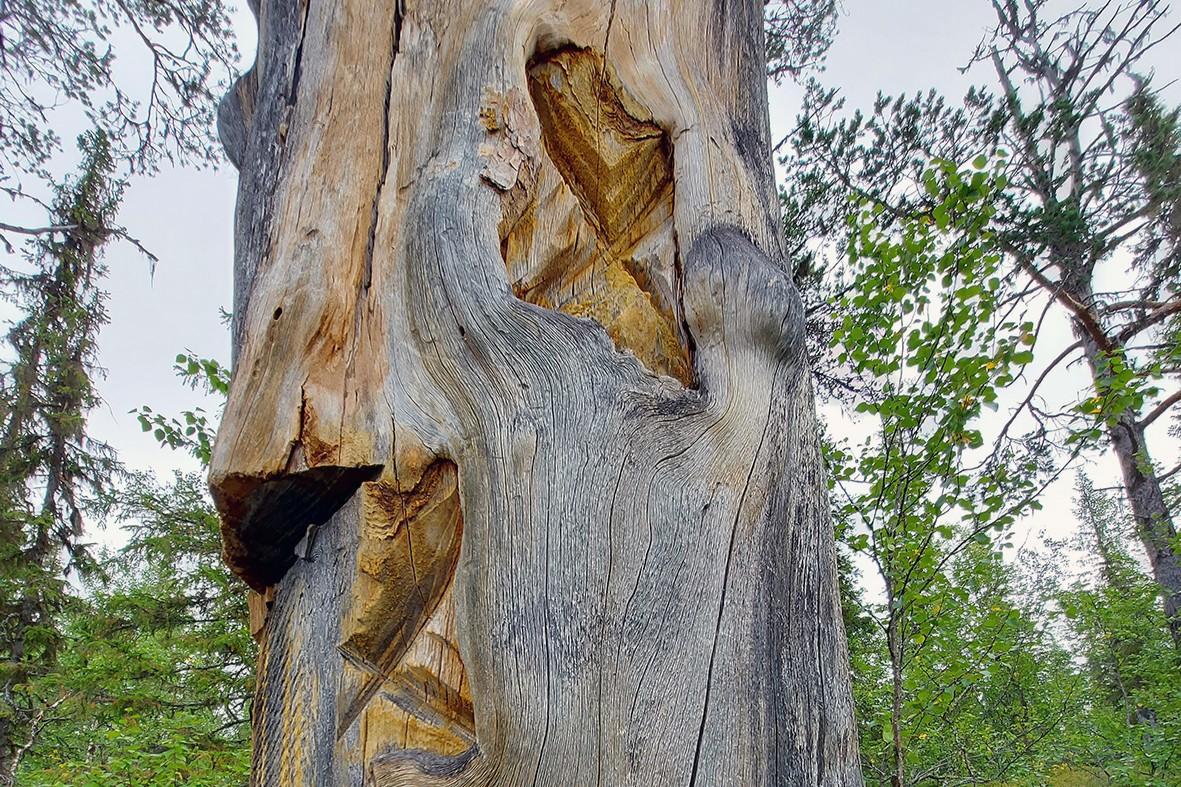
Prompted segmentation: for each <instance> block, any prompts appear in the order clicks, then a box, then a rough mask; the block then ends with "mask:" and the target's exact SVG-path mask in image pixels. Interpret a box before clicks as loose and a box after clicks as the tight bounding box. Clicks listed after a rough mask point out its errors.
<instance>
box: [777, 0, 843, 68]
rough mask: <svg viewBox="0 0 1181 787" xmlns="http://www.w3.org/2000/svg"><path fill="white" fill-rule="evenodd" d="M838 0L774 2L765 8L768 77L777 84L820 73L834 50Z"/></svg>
mask: <svg viewBox="0 0 1181 787" xmlns="http://www.w3.org/2000/svg"><path fill="white" fill-rule="evenodd" d="M837 11H838V7H837V2H836V0H770V2H767V3H765V4H764V12H763V13H764V19H765V22H766V26H765V30H766V43H767V73H768V75H769V76H770V77H771V78H772V79H773V80H775V81H776V82H778V81H780V80H782V79H783V78H784V77H791V78H793V79H798V78H799V77H800V75H801V74H803V73H805V72H807V71H810V70H813V69H816V68H818V67H819V66H820V64H821V63H822V61H823V59H824V54H825V52H827V51H828V48H829V47H830V46H832V40H833V36H835V35H836V28H837Z"/></svg>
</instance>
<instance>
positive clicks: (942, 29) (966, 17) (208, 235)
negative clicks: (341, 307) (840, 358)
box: [63, 0, 1181, 543]
mask: <svg viewBox="0 0 1181 787" xmlns="http://www.w3.org/2000/svg"><path fill="white" fill-rule="evenodd" d="M235 18H236V20H237V29H238V30H239V31H240V39H239V48H240V49H241V50H242V52H243V58H244V59H243V63H244V64H247V63H249V62H250V61H251V60H252V59H253V52H254V25H253V21H252V19H251V18H250V15H249V13H248V12H247V11H245V10H244V9H243V10H241V11H239V12H238V13H237V14H236V17H235ZM991 20H992V12H991V9H990V8H989V6H988V3H987V2H985V0H943V2H938V1H937V0H909V1H903V0H895V1H893V2H885V1H884V0H878V1H877V2H874V0H846V3H845V9H844V13H843V15H842V18H841V21H840V32H839V34H838V36H837V39H836V44H835V45H834V47H833V49H832V51H831V53H830V55H829V58H828V66H827V69H826V73H825V75H824V79H825V81H826V82H827V83H828V84H830V85H834V86H839V87H840V88H841V89H842V91H843V93H844V95H845V96H846V98H847V104H848V106H849V107H850V108H854V107H869V106H870V105H871V103H872V101H873V98H874V96H875V95H876V94H877V92H878V91H879V90H881V91H883V92H886V93H889V94H895V95H896V94H898V93H899V92H914V91H919V90H924V91H925V90H927V89H929V88H931V87H935V88H937V89H939V90H940V91H942V92H943V93H944V94H945V95H947V96H948V97H949V99H950V100H954V99H955V98H957V97H959V96H960V95H962V94H963V92H964V90H965V89H966V87H967V86H968V84H969V79H970V78H971V77H970V76H964V75H962V74H960V73H959V71H958V68H959V67H960V66H962V65H964V64H965V63H966V61H967V59H968V55H969V54H970V52H971V51H972V48H973V47H974V45H975V44H976V43H977V41H978V40H979V39H980V37H981V36H982V35H983V33H984V32H985V31H986V29H988V28H989V27H990V22H991ZM1152 62H1154V63H1155V64H1156V65H1157V67H1158V70H1159V71H1160V76H1161V77H1163V78H1165V79H1166V80H1167V79H1168V78H1171V77H1172V76H1173V75H1174V74H1175V73H1176V71H1177V70H1178V68H1177V65H1176V64H1177V63H1178V62H1181V38H1179V39H1178V40H1177V41H1175V42H1170V43H1169V44H1168V46H1167V47H1164V48H1162V49H1161V50H1160V51H1158V52H1157V54H1156V56H1155V58H1153V61H1152ZM1170 71H1172V72H1173V73H1170ZM990 76H991V75H990V74H987V73H982V72H977V75H976V78H977V79H978V80H980V81H984V80H987V79H988V78H989V77H990ZM1166 97H1167V98H1168V99H1169V100H1170V101H1172V102H1173V103H1176V102H1177V101H1178V100H1179V99H1181V96H1179V95H1178V90H1177V89H1176V87H1174V88H1173V89H1172V90H1171V91H1170V92H1169V93H1168V94H1167V96H1166ZM799 100H800V91H799V90H798V89H797V88H795V87H794V86H791V85H787V86H782V87H778V88H773V90H772V96H771V118H772V129H773V132H775V134H776V139H777V138H778V136H779V135H782V133H784V132H785V131H786V130H787V129H788V128H790V126H791V123H792V121H793V119H794V117H795V114H796V112H797V110H798V107H799ZM63 136H65V135H63ZM235 189H236V173H235V172H234V170H233V169H232V168H231V167H229V166H228V165H226V166H223V167H222V168H221V169H220V170H218V171H201V172H197V171H193V170H176V169H168V170H164V171H162V172H161V173H159V174H158V175H157V176H155V177H153V178H150V179H139V180H137V181H135V182H134V183H133V184H132V186H131V188H130V189H129V191H128V193H127V195H126V199H125V202H124V205H123V209H122V213H121V221H122V223H123V224H124V225H125V226H127V227H128V229H129V230H130V231H131V233H132V234H133V235H135V236H136V237H138V238H139V239H140V240H142V241H143V243H144V244H145V245H146V246H147V247H148V248H150V249H151V250H152V251H153V252H154V253H155V254H156V255H157V256H159V257H160V263H159V265H158V266H157V267H156V270H155V275H154V277H153V276H150V275H149V272H148V268H147V265H146V263H145V262H144V260H143V259H142V257H139V256H138V255H137V254H136V253H135V252H134V251H133V250H131V249H130V248H129V247H127V246H125V245H121V246H119V247H117V248H114V249H112V250H111V252H110V253H109V254H108V260H107V261H108V264H109V267H110V278H109V281H108V288H109V291H110V303H109V306H110V316H111V323H110V325H109V326H108V327H107V328H105V329H104V331H103V334H102V337H101V341H100V352H101V359H102V364H103V365H104V366H105V367H106V369H107V371H108V374H107V377H106V379H105V380H103V381H102V382H101V384H100V391H101V393H102V396H103V398H104V400H105V403H106V404H105V406H104V407H103V408H101V409H100V410H99V411H97V412H95V413H93V414H92V416H91V421H90V423H91V430H92V433H93V434H94V436H96V437H98V438H100V439H103V440H106V441H107V442H109V443H111V444H112V445H113V446H114V447H115V448H116V449H117V450H118V451H119V454H120V456H121V457H122V459H123V461H124V462H125V463H126V464H127V465H128V466H130V467H132V468H135V469H152V470H155V471H157V472H158V473H161V474H165V473H168V472H170V471H171V470H172V469H174V468H184V469H196V467H197V465H196V462H195V461H194V460H192V459H191V458H189V457H187V456H185V455H183V454H181V453H178V452H174V451H169V450H167V449H162V448H160V447H159V446H158V445H157V444H156V442H155V440H154V439H153V438H152V436H151V435H150V434H144V433H142V432H141V431H140V428H139V425H138V423H137V422H136V420H135V417H134V416H133V415H131V414H129V412H128V411H130V410H133V409H135V408H137V407H139V406H140V405H142V404H148V405H150V406H151V407H152V408H153V409H155V410H157V411H160V412H164V413H177V412H179V411H180V410H182V409H186V408H190V407H193V406H194V405H198V404H204V405H205V407H206V409H207V410H213V409H215V407H216V401H214V400H204V401H203V400H202V397H200V396H199V395H198V394H196V393H194V392H192V391H189V390H187V389H185V388H183V387H181V385H180V384H179V381H178V380H177V378H176V377H175V376H174V375H173V373H172V368H171V367H172V362H173V358H174V356H175V355H176V354H177V353H178V352H182V351H184V350H186V349H191V350H193V351H195V352H196V353H198V354H200V355H204V356H212V357H215V358H218V359H220V360H222V361H227V360H228V358H229V337H228V331H227V329H226V328H225V326H223V324H222V323H221V320H220V317H219V308H222V307H225V308H228V307H229V305H230V303H231V283H230V282H231V264H232V225H233V210H234V197H235ZM1117 275H1118V272H1117ZM1069 335H1070V334H1069V329H1068V327H1067V325H1066V323H1065V321H1064V320H1062V319H1059V320H1058V321H1057V323H1055V324H1054V325H1052V326H1050V330H1049V331H1048V332H1047V334H1046V335H1044V337H1043V341H1042V343H1041V344H1040V345H1039V358H1043V359H1045V358H1048V357H1052V355H1054V354H1056V352H1057V351H1056V350H1053V349H1052V348H1053V347H1055V346H1058V347H1061V346H1065V343H1068V342H1069V338H1068V337H1069ZM1064 342H1065V343H1064ZM1043 362H1044V361H1043ZM1034 373H1036V367H1035V372H1034ZM1086 383H1087V375H1086V374H1085V372H1084V371H1083V370H1082V369H1080V368H1076V369H1074V370H1073V371H1072V372H1071V373H1070V374H1069V375H1066V376H1064V377H1063V378H1062V379H1061V380H1060V381H1056V382H1055V388H1056V389H1057V390H1067V391H1068V390H1072V388H1071V387H1073V390H1078V389H1079V388H1080V387H1082V386H1085V385H1086ZM823 417H825V418H826V419H829V420H830V421H831V420H834V419H836V418H838V415H837V414H835V413H833V412H828V411H826V412H825V413H824V414H823ZM1153 437H1154V441H1153V444H1152V447H1153V450H1154V451H1155V452H1156V454H1157V455H1158V458H1159V459H1160V460H1161V461H1162V462H1165V463H1170V464H1171V462H1172V461H1175V460H1176V458H1177V456H1176V455H1177V446H1175V445H1172V444H1171V441H1169V439H1168V438H1167V437H1166V436H1165V435H1164V434H1163V428H1162V429H1160V430H1158V433H1157V434H1155V435H1154V436H1153ZM1093 462H1094V464H1093V466H1092V467H1091V468H1090V472H1091V473H1092V475H1094V476H1095V478H1096V479H1097V482H1098V483H1099V484H1100V485H1107V484H1114V483H1116V482H1117V480H1118V474H1117V471H1116V467H1115V465H1114V463H1113V462H1112V461H1110V460H1109V459H1107V458H1100V459H1099V460H1098V461H1094V460H1093ZM1072 484H1073V474H1070V475H1069V476H1068V477H1067V478H1066V479H1065V480H1064V481H1062V482H1060V483H1059V484H1058V485H1057V486H1056V487H1055V488H1054V489H1052V490H1051V491H1050V493H1049V494H1048V495H1047V496H1046V499H1045V500H1044V501H1043V502H1044V504H1045V510H1044V511H1043V512H1041V513H1040V514H1039V515H1037V516H1036V517H1035V518H1033V519H1031V520H1029V521H1027V522H1025V523H1023V524H1022V527H1021V531H1022V533H1023V534H1029V533H1034V532H1037V531H1039V530H1041V529H1045V530H1047V531H1049V532H1050V533H1052V534H1053V535H1055V536H1056V537H1057V536H1062V535H1065V534H1067V533H1069V532H1070V531H1071V530H1072V528H1073V517H1072V515H1071V513H1070V509H1071V498H1072V493H1071V486H1072ZM95 535H96V536H99V535H101V534H95ZM111 537H115V538H117V536H116V535H115V534H108V538H111ZM1022 539H1023V536H1019V537H1018V542H1019V543H1021V541H1022Z"/></svg>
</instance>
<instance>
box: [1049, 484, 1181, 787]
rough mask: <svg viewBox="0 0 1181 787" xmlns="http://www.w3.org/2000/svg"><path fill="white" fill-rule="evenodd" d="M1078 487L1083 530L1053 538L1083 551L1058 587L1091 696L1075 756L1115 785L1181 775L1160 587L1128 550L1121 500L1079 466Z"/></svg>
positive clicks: (1176, 670) (1180, 733) (1179, 695)
mask: <svg viewBox="0 0 1181 787" xmlns="http://www.w3.org/2000/svg"><path fill="white" fill-rule="evenodd" d="M1077 495H1078V496H1077V504H1076V509H1075V513H1076V515H1077V516H1078V519H1079V522H1080V525H1081V528H1080V531H1079V533H1078V535H1077V536H1076V537H1075V538H1074V539H1072V541H1071V542H1070V543H1069V544H1055V545H1053V546H1054V547H1055V548H1056V549H1058V550H1060V551H1061V550H1063V548H1064V547H1073V548H1075V549H1077V550H1079V551H1080V552H1081V553H1082V554H1083V555H1084V556H1085V560H1084V563H1083V572H1082V575H1081V576H1079V577H1077V578H1076V579H1074V580H1073V581H1072V582H1071V583H1070V584H1069V586H1067V587H1065V588H1063V589H1061V590H1058V591H1057V593H1056V596H1057V601H1058V604H1059V606H1060V609H1061V613H1062V616H1063V617H1064V618H1065V623H1066V625H1067V626H1068V627H1069V630H1070V633H1071V635H1072V638H1073V639H1074V640H1075V642H1076V643H1077V647H1078V652H1080V653H1082V654H1085V656H1086V666H1087V672H1086V678H1087V681H1088V684H1089V685H1088V689H1089V692H1088V696H1089V697H1090V698H1092V701H1091V702H1090V703H1089V704H1088V707H1087V708H1086V710H1085V714H1084V715H1083V716H1082V717H1081V719H1080V724H1079V727H1080V729H1079V730H1078V734H1077V735H1076V737H1075V739H1074V740H1073V741H1071V745H1072V747H1073V748H1074V749H1075V751H1074V756H1075V757H1076V758H1077V759H1076V761H1079V762H1082V763H1085V764H1087V765H1089V766H1091V767H1093V768H1097V769H1100V770H1102V772H1103V773H1105V774H1107V775H1108V776H1109V777H1110V778H1111V780H1112V781H1113V782H1114V783H1116V784H1129V785H1132V784H1138V785H1171V784H1177V783H1181V663H1179V660H1178V657H1177V653H1176V651H1175V649H1174V647H1173V643H1172V640H1171V638H1170V636H1169V629H1168V626H1167V621H1166V619H1165V616H1164V613H1163V611H1162V609H1161V605H1160V596H1159V590H1158V588H1157V586H1156V585H1155V583H1153V582H1152V580H1151V579H1150V578H1149V577H1148V576H1146V575H1145V574H1144V572H1143V570H1142V569H1141V568H1140V566H1139V565H1138V564H1137V563H1136V561H1135V560H1134V559H1133V558H1132V556H1131V554H1130V553H1129V552H1128V549H1127V542H1128V539H1129V537H1130V536H1131V534H1132V533H1133V532H1134V528H1133V526H1132V522H1131V521H1130V520H1129V517H1128V516H1127V514H1126V513H1125V512H1124V510H1123V508H1122V506H1121V505H1120V503H1119V502H1118V501H1117V500H1116V499H1114V498H1113V497H1112V496H1110V495H1108V494H1106V493H1103V492H1100V491H1098V490H1096V489H1095V487H1094V485H1093V484H1092V483H1091V481H1090V479H1088V478H1087V477H1086V476H1082V475H1080V477H1079V481H1078V485H1077Z"/></svg>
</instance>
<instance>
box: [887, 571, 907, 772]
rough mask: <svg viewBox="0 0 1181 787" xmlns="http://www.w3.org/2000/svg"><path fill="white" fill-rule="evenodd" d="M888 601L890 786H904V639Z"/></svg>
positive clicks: (892, 606)
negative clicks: (891, 755) (891, 769)
mask: <svg viewBox="0 0 1181 787" xmlns="http://www.w3.org/2000/svg"><path fill="white" fill-rule="evenodd" d="M886 603H887V604H889V609H890V610H891V612H890V624H889V626H888V627H887V629H886V640H887V643H886V644H887V646H888V647H889V650H890V679H891V688H892V691H891V695H890V699H891V702H890V738H891V752H892V754H893V757H892V762H891V765H892V767H893V772H892V773H891V774H890V787H904V785H905V784H906V749H905V747H904V746H903V744H902V641H901V631H900V625H899V624H900V621H899V620H898V616H897V615H896V614H895V613H894V612H893V610H894V599H893V597H892V594H887V600H886Z"/></svg>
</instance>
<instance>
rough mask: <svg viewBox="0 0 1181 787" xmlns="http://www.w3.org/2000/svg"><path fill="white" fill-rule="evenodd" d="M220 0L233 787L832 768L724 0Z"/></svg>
mask: <svg viewBox="0 0 1181 787" xmlns="http://www.w3.org/2000/svg"><path fill="white" fill-rule="evenodd" d="M255 11H256V13H257V14H258V16H259V19H260V20H261V24H260V47H259V55H258V61H257V63H256V65H255V68H254V70H253V71H252V72H251V73H250V74H249V75H248V76H247V77H245V78H244V79H243V80H242V81H241V82H240V83H239V84H238V86H237V87H236V89H235V90H234V91H233V92H232V93H231V95H230V96H228V97H227V100H226V101H225V102H224V104H223V107H222V113H221V126H222V129H221V130H222V136H223V139H224V141H225V143H226V147H227V150H228V152H229V155H230V157H231V159H232V160H234V161H235V163H237V164H238V165H239V166H240V169H241V182H240V187H239V201H238V214H237V250H236V275H237V277H236V285H237V292H236V298H235V318H236V324H235V327H234V338H235V348H236V363H235V377H234V382H233V387H232V391H231V396H230V401H229V404H228V406H227V410H226V413H225V418H224V421H223V425H222V429H221V432H220V434H219V438H218V444H217V448H216V451H215V457H214V461H213V471H212V476H211V485H212V488H213V492H214V495H215V499H216V500H217V503H218V506H219V508H220V510H221V512H222V515H223V518H224V534H225V542H226V546H225V553H226V558H227V560H228V561H229V563H230V565H231V566H232V567H233V568H234V569H235V570H236V571H237V572H239V573H240V574H241V576H242V577H243V578H244V579H245V580H246V581H247V582H249V583H250V585H251V586H252V587H253V588H254V589H255V590H256V591H257V592H258V594H259V595H257V596H256V597H255V598H254V604H255V607H254V608H255V611H256V613H257V615H256V621H255V622H256V624H257V627H258V636H259V637H260V641H261V644H262V655H261V659H260V671H259V688H258V694H257V698H256V703H255V709H254V745H255V769H254V780H255V782H256V783H258V784H268V785H269V784H315V785H327V784H377V785H429V784H440V785H444V784H445V785H590V784H603V785H627V784H636V785H685V784H701V785H722V784H726V785H738V784H741V785H748V784H749V785H758V784H800V785H804V784H807V785H850V784H855V783H859V781H860V772H859V766H858V762H857V748H856V739H855V730H854V726H853V718H852V716H853V714H852V701H851V695H850V687H849V674H848V667H847V663H846V662H847V657H846V652H845V642H844V633H843V630H842V627H841V616H840V611H839V608H838V597H837V583H836V570H835V562H834V555H833V543H832V542H833V539H832V531H831V525H830V522H829V514H828V506H827V501H826V493H825V483H824V473H823V469H822V466H821V462H820V457H819V452H818V441H817V430H816V422H815V414H814V409H813V402H812V394H811V390H810V383H809V375H808V371H807V368H806V359H805V357H804V341H803V336H802V333H801V331H802V314H801V308H800V304H799V301H798V299H797V297H796V293H795V292H794V290H793V288H792V285H791V279H790V277H789V275H788V272H787V270H785V267H784V261H783V257H782V254H781V250H780V239H779V232H778V221H779V220H778V214H777V208H776V200H775V192H774V184H773V176H772V170H771V161H770V154H769V146H768V137H769V131H768V127H767V97H766V89H765V80H764V79H763V73H764V67H765V66H764V60H763V43H762V3H761V2H758V1H757V0H711V2H700V1H699V0H693V1H692V2H690V0H615V1H614V2H606V1H605V0H432V2H421V1H420V0H386V2H384V3H383V2H374V0H336V1H335V2H326V1H325V0H305V2H304V4H303V5H302V7H296V4H295V3H291V2H282V1H281V0H263V7H262V8H261V9H258V8H256V9H255Z"/></svg>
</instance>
